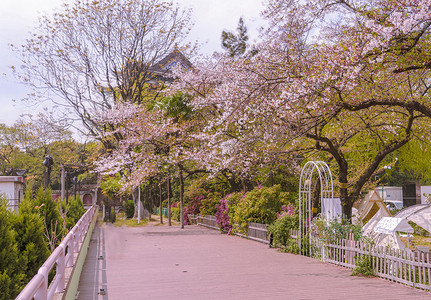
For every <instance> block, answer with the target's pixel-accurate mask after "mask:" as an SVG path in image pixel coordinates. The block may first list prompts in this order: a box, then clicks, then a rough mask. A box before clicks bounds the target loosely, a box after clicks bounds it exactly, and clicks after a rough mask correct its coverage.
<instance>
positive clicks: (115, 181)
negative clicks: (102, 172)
mask: <svg viewBox="0 0 431 300" xmlns="http://www.w3.org/2000/svg"><path fill="white" fill-rule="evenodd" d="M120 181H121V175H120V174H116V175H115V176H104V177H103V180H102V182H101V183H100V188H101V190H102V193H103V194H105V195H106V196H108V197H109V198H112V197H114V196H115V195H117V193H119V192H120V189H121V183H120Z"/></svg>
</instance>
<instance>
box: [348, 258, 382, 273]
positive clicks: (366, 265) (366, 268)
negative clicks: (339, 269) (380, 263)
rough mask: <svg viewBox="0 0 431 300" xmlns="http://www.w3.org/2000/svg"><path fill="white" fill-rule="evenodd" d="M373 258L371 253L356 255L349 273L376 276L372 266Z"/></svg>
mask: <svg viewBox="0 0 431 300" xmlns="http://www.w3.org/2000/svg"><path fill="white" fill-rule="evenodd" d="M373 259H374V258H373V257H372V256H371V255H362V256H360V257H359V258H358V257H356V266H355V268H354V269H353V272H352V274H351V275H352V276H356V275H364V276H376V271H375V270H374V267H373Z"/></svg>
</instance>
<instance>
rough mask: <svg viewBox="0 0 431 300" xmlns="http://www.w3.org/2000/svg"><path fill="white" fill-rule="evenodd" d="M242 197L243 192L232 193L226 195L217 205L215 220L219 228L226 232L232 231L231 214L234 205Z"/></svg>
mask: <svg viewBox="0 0 431 300" xmlns="http://www.w3.org/2000/svg"><path fill="white" fill-rule="evenodd" d="M243 197H244V194H243V193H233V194H229V195H226V197H224V198H223V199H221V200H220V201H219V203H218V205H217V212H216V214H215V216H216V222H217V224H219V225H220V228H221V230H223V231H225V232H227V233H228V234H230V233H231V231H232V228H233V226H232V223H231V216H232V215H233V214H234V213H235V207H236V206H237V204H238V203H239V202H240V200H241V199H242V198H243Z"/></svg>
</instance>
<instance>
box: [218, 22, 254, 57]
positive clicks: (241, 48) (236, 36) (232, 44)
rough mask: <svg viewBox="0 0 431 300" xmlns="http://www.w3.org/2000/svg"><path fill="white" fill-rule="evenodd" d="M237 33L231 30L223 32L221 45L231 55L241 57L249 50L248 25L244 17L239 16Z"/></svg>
mask: <svg viewBox="0 0 431 300" xmlns="http://www.w3.org/2000/svg"><path fill="white" fill-rule="evenodd" d="M236 31H237V32H236V33H234V32H231V31H224V30H223V32H222V34H221V45H222V47H223V49H225V50H226V51H227V52H228V54H229V56H231V57H239V56H242V55H244V53H245V51H246V50H247V41H248V34H247V26H245V24H244V20H243V18H242V17H241V18H239V21H238V27H237V28H236Z"/></svg>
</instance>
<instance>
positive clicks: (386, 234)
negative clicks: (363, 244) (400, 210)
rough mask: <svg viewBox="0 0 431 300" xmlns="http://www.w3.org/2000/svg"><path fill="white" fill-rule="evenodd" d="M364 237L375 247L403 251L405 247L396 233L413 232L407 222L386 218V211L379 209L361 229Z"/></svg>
mask: <svg viewBox="0 0 431 300" xmlns="http://www.w3.org/2000/svg"><path fill="white" fill-rule="evenodd" d="M362 231H363V234H364V236H367V237H369V238H371V239H373V240H374V241H375V245H376V246H384V247H386V246H390V247H391V248H396V249H401V250H404V249H405V248H406V246H405V245H404V243H403V242H402V241H401V239H400V236H399V235H398V232H408V233H411V232H413V231H414V230H413V228H412V227H411V226H410V225H409V223H408V221H407V220H405V219H402V218H392V217H387V215H386V211H385V210H382V209H380V210H379V211H378V212H377V213H376V214H375V215H374V216H373V217H372V218H371V219H370V220H369V221H368V222H367V224H365V225H364V227H363V228H362Z"/></svg>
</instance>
